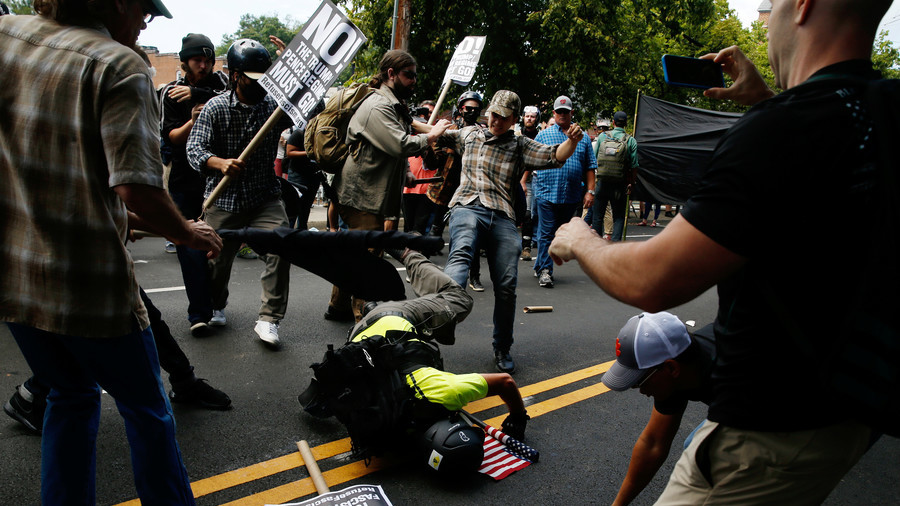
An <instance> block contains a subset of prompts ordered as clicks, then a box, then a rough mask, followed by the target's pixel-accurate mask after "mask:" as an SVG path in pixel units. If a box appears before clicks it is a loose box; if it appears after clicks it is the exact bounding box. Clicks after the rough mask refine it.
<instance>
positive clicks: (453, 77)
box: [428, 35, 487, 125]
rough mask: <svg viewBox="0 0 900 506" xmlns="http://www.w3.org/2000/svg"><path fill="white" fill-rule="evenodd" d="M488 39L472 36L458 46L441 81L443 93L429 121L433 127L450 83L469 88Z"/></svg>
mask: <svg viewBox="0 0 900 506" xmlns="http://www.w3.org/2000/svg"><path fill="white" fill-rule="evenodd" d="M486 40H487V37H484V36H474V35H471V36H469V37H466V38H464V39H463V40H462V42H460V43H459V45H458V46H456V51H454V52H453V57H452V58H450V64H449V65H447V72H445V73H444V80H443V81H441V93H440V96H439V97H438V100H437V104H435V107H434V112H432V113H431V117H430V118H429V119H428V124H429V125H433V124H434V120H435V119H437V115H438V113H439V112H440V109H441V105H443V103H444V99H445V98H446V97H447V90H449V89H450V83H451V82H452V83H456V84H458V85H460V86H468V85H469V83H470V82H471V81H472V76H474V75H475V68H476V67H478V60H480V59H481V51H482V50H483V49H484V43H485V41H486Z"/></svg>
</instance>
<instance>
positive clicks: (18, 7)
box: [3, 0, 34, 15]
mask: <svg viewBox="0 0 900 506" xmlns="http://www.w3.org/2000/svg"><path fill="white" fill-rule="evenodd" d="M3 3H5V4H6V6H7V7H9V12H12V13H13V14H20V15H21V14H34V9H32V8H31V4H32V3H33V1H32V0H3Z"/></svg>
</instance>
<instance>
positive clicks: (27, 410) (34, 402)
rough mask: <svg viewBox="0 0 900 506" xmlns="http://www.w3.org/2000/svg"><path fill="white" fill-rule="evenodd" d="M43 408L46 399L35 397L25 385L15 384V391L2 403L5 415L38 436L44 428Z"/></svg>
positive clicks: (44, 407)
mask: <svg viewBox="0 0 900 506" xmlns="http://www.w3.org/2000/svg"><path fill="white" fill-rule="evenodd" d="M45 409H47V399H46V398H43V399H35V398H34V395H33V394H32V393H31V392H29V391H28V389H27V388H25V385H19V386H17V387H16V392H15V393H14V394H13V396H12V397H10V398H9V401H7V402H6V404H4V405H3V411H6V414H7V415H9V416H10V417H12V419H13V420H15V421H17V422H19V423H21V424H22V425H24V426H25V428H26V429H28V431H29V432H31V433H33V434H36V435H38V436H40V435H41V432H42V431H43V428H44V410H45Z"/></svg>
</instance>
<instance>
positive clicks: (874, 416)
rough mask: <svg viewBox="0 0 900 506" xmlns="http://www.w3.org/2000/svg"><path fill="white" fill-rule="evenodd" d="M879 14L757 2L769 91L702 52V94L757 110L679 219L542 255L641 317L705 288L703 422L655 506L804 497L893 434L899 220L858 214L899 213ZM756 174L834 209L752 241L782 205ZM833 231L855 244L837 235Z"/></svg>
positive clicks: (853, 1) (823, 0)
mask: <svg viewBox="0 0 900 506" xmlns="http://www.w3.org/2000/svg"><path fill="white" fill-rule="evenodd" d="M891 3H892V2H891V0H804V1H791V0H773V1H772V12H771V15H770V17H769V22H768V37H769V45H768V57H769V63H770V64H771V67H772V70H773V73H774V76H775V82H774V85H775V86H776V87H777V88H781V89H783V90H784V91H782V92H781V93H778V94H776V93H775V92H774V91H772V90H771V89H769V87H768V86H767V85H766V83H765V81H763V79H762V78H761V76H760V74H759V71H758V70H757V69H756V67H755V66H754V65H753V64H752V63H751V62H750V61H749V60H748V59H747V58H746V56H744V54H743V53H742V52H741V51H740V50H739V49H738V48H737V47H730V48H727V49H724V50H722V51H720V52H719V53H718V54H715V55H708V56H707V58H708V59H712V60H713V61H715V62H717V63H719V64H721V65H722V68H723V70H724V71H725V72H726V73H728V74H729V75H730V76H731V78H732V80H733V81H734V84H733V85H732V86H731V87H729V88H721V87H718V88H711V89H709V90H707V91H705V92H704V93H705V94H706V95H707V96H710V97H714V98H728V99H733V100H737V101H739V102H741V103H743V104H747V105H753V104H755V105H753V107H752V108H751V109H750V110H749V111H747V112H746V113H745V114H744V115H743V116H742V117H741V119H740V120H738V121H737V123H735V124H734V125H733V126H732V127H731V128H730V129H729V130H728V131H727V132H726V133H725V134H724V136H723V137H722V138H721V139H720V140H719V142H718V144H717V146H716V149H715V151H714V153H713V155H712V158H711V159H710V161H709V164H708V168H707V171H706V173H705V174H704V176H703V179H702V181H701V182H700V185H699V187H698V188H697V190H696V191H695V192H694V194H693V195H692V196H691V197H690V199H689V200H688V202H687V203H686V204H685V206H684V208H683V209H682V212H681V213H680V214H679V215H678V216H676V217H675V218H674V219H673V220H672V221H671V222H670V223H669V224H668V225H667V226H666V227H665V229H663V230H662V232H660V233H659V234H658V235H656V236H654V237H653V238H651V239H649V240H647V241H641V242H631V243H622V244H611V243H609V242H607V241H604V240H602V239H601V238H600V237H599V236H597V235H596V234H594V233H592V232H591V230H590V229H588V227H587V226H586V225H585V224H584V222H583V221H582V220H573V221H572V222H570V223H568V224H566V225H565V226H564V227H561V228H560V230H559V231H558V232H557V234H556V239H555V240H554V242H553V243H552V244H551V247H550V253H551V255H552V256H553V257H554V260H555V261H556V262H557V263H562V262H565V261H569V260H573V259H574V260H577V261H578V262H579V264H580V265H581V268H582V269H583V270H584V271H585V272H586V273H587V274H588V275H589V276H590V277H591V279H593V280H594V282H596V283H597V284H598V285H599V286H600V287H601V288H602V289H603V290H604V291H606V292H607V293H609V294H610V295H612V296H613V297H615V298H617V299H619V300H621V301H622V302H625V303H626V304H631V305H634V306H636V307H639V308H641V309H643V310H645V311H652V312H658V311H662V310H666V309H668V308H672V307H674V306H677V305H680V304H684V303H686V302H688V301H690V300H692V299H694V298H696V297H698V296H699V295H701V294H703V293H704V292H706V291H707V290H709V289H710V288H712V287H713V286H715V287H717V290H718V299H719V309H718V314H717V317H716V320H715V324H714V325H715V327H714V328H715V339H716V349H717V357H716V363H715V366H714V368H713V371H712V379H713V396H712V399H711V402H710V407H709V412H708V414H707V420H706V422H705V423H704V424H703V426H702V427H701V428H700V429H699V430H698V431H697V432H696V434H695V435H694V438H693V440H692V442H691V444H690V445H689V446H688V447H687V448H686V449H685V451H684V453H683V454H682V456H681V458H680V459H679V461H678V463H677V464H676V465H675V469H674V471H673V473H672V476H671V477H670V479H669V483H668V485H667V487H666V489H665V491H663V493H662V495H661V497H660V498H659V500H658V502H657V504H664V505H667V504H701V503H702V504H820V503H822V502H823V501H824V500H825V499H826V498H827V497H828V495H829V494H830V492H831V490H832V489H834V487H835V486H836V485H837V484H838V483H839V482H840V481H841V479H842V477H843V476H844V475H845V474H846V473H847V472H848V471H849V470H850V469H851V468H852V467H853V466H854V465H855V464H856V462H857V461H858V460H859V458H860V457H861V456H862V455H863V453H865V451H866V449H867V448H868V447H869V445H870V442H871V438H872V435H873V431H887V432H888V433H892V434H896V432H897V428H898V426H900V423H898V422H897V413H896V409H897V406H898V399H897V396H898V393H897V392H898V390H900V376H898V371H900V356H898V355H900V352H897V351H896V350H897V348H898V347H897V343H898V342H900V328H898V327H900V323H898V322H897V320H896V318H894V317H893V313H894V312H895V308H896V307H897V305H898V304H900V294H898V293H897V292H896V291H895V290H890V289H888V287H892V286H894V285H895V284H896V283H898V282H900V268H898V267H897V265H896V261H895V259H894V257H895V256H896V248H895V245H894V244H888V245H885V244H884V241H885V240H888V241H890V242H891V243H893V242H895V238H896V237H897V235H898V232H900V231H898V230H897V227H898V224H897V223H898V221H897V220H890V222H889V223H888V224H887V225H885V224H883V223H879V224H878V228H875V225H874V224H871V223H861V222H860V221H861V220H859V219H858V218H857V217H856V216H858V215H859V214H860V213H875V214H876V215H877V214H878V213H886V214H888V215H895V214H896V213H897V206H896V205H895V204H893V199H894V198H895V196H896V195H897V192H898V185H897V183H896V170H895V169H896V167H897V161H896V159H895V158H894V155H892V154H891V153H890V151H891V150H890V147H891V146H892V143H894V142H895V139H896V138H897V136H898V135H900V128H898V123H900V112H898V111H900V87H898V82H897V81H896V80H882V79H881V75H880V73H879V72H877V71H875V70H874V69H873V65H872V60H871V56H872V47H873V44H874V41H875V34H876V31H877V27H878V24H879V21H880V20H881V18H882V17H883V16H884V15H885V12H886V11H887V10H888V8H889V7H890V5H891ZM834 125H842V131H841V135H840V136H835V135H834V134H833V128H834ZM772 139H790V142H776V143H773V142H771V140H772ZM772 177H777V178H778V181H779V185H780V186H783V187H787V188H803V189H804V192H806V194H809V195H827V196H828V198H829V199H837V200H839V201H841V202H845V203H846V205H847V207H848V208H850V212H848V213H841V215H840V216H833V217H831V219H829V220H827V222H823V223H810V224H809V225H808V226H806V227H804V229H803V230H802V231H800V232H799V233H798V231H797V230H795V229H788V228H786V227H781V228H779V227H776V228H773V229H769V230H767V232H766V236H765V238H764V239H761V238H760V237H759V232H758V231H759V224H760V223H776V222H778V221H779V218H780V217H781V214H782V209H783V203H782V200H783V197H782V195H780V194H779V192H775V191H772V181H773V180H772ZM751 205H752V208H753V212H752V213H749V212H747V209H748V206H751ZM835 230H854V236H855V238H854V240H853V241H843V240H835V233H834V231H835ZM886 238H888V239H886ZM811 258H815V259H816V262H810V259H811ZM823 265H827V266H829V267H828V268H827V269H823V268H822V267H821V266H823ZM876 350H878V351H876ZM863 356H864V357H867V358H866V359H864V360H860V357H863ZM854 363H859V364H864V365H853V364H854ZM872 376H874V378H871V377H872ZM863 395H865V396H866V397H868V398H870V399H872V400H873V401H874V402H873V403H872V404H870V405H866V404H865V403H863V402H862V399H863V397H862V396H863ZM879 406H881V407H882V408H881V410H879V409H877V408H878V407H879Z"/></svg>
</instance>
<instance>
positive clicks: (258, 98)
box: [241, 81, 266, 104]
mask: <svg viewBox="0 0 900 506" xmlns="http://www.w3.org/2000/svg"><path fill="white" fill-rule="evenodd" d="M241 93H242V94H243V95H244V98H245V99H247V101H249V102H250V103H252V104H258V103H259V102H262V100H263V99H264V98H266V89H265V88H263V87H262V86H260V84H259V83H258V82H256V81H253V82H252V83H251V84H249V85H246V86H243V87H242V88H241Z"/></svg>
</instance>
